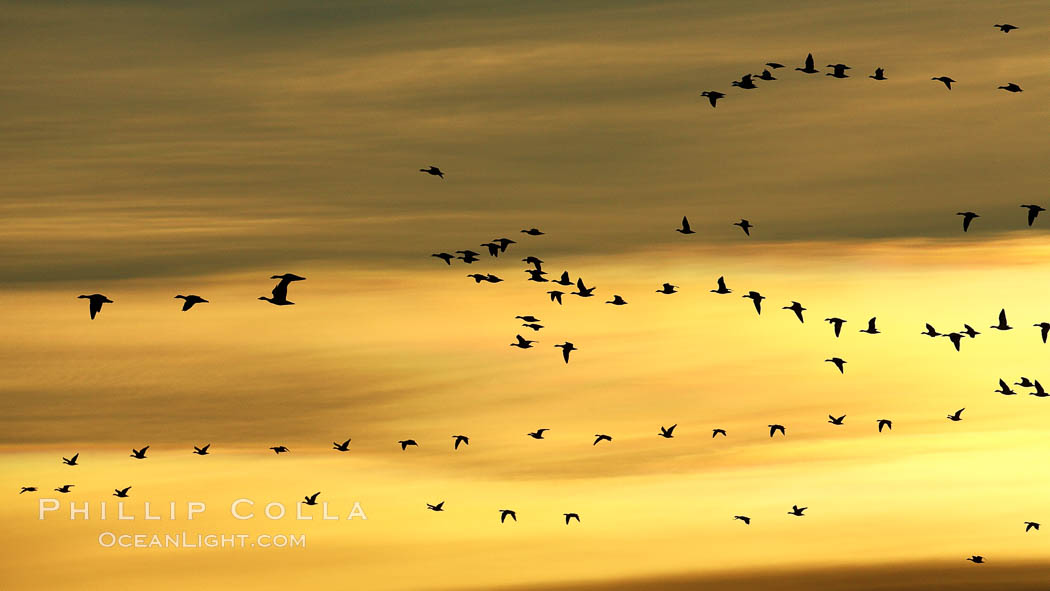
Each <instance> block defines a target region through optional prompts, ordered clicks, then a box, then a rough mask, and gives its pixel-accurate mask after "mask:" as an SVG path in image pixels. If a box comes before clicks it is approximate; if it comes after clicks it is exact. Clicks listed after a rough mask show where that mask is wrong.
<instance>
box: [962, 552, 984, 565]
mask: <svg viewBox="0 0 1050 591" xmlns="http://www.w3.org/2000/svg"><path fill="white" fill-rule="evenodd" d="M966 560H969V561H970V562H973V563H974V564H982V563H984V556H978V555H977V554H974V555H973V556H971V557H969V558H967V559H966Z"/></svg>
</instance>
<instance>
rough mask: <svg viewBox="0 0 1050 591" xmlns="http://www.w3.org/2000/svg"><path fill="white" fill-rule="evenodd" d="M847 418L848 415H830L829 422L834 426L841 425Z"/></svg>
mask: <svg viewBox="0 0 1050 591" xmlns="http://www.w3.org/2000/svg"><path fill="white" fill-rule="evenodd" d="M845 418H846V415H842V416H841V417H833V416H831V415H828V422H829V423H831V424H832V425H841V424H842V421H843V420H844V419H845Z"/></svg>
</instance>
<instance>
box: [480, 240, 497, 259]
mask: <svg viewBox="0 0 1050 591" xmlns="http://www.w3.org/2000/svg"><path fill="white" fill-rule="evenodd" d="M479 246H484V247H485V248H487V249H488V251H489V256H490V257H498V256H499V253H500V250H499V245H498V244H496V243H495V242H486V243H484V244H481V245H479Z"/></svg>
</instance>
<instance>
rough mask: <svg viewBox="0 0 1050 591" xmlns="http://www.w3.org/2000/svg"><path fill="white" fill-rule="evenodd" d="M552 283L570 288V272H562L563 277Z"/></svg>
mask: <svg viewBox="0 0 1050 591" xmlns="http://www.w3.org/2000/svg"><path fill="white" fill-rule="evenodd" d="M552 283H557V284H558V285H566V286H568V285H572V279H569V272H568V271H562V273H561V277H559V278H557V279H555V280H554V281H553V282H552Z"/></svg>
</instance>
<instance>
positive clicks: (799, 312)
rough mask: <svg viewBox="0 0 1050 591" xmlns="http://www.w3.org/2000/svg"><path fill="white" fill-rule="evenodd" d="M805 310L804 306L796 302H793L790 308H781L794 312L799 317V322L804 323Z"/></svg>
mask: <svg viewBox="0 0 1050 591" xmlns="http://www.w3.org/2000/svg"><path fill="white" fill-rule="evenodd" d="M805 309H806V308H803V307H802V304H800V303H798V302H796V301H794V300H791V305H790V306H784V307H783V308H781V310H791V311H792V312H794V313H795V316H796V317H798V321H799V322H802V323H805V320H803V319H802V311H803V310H805Z"/></svg>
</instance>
